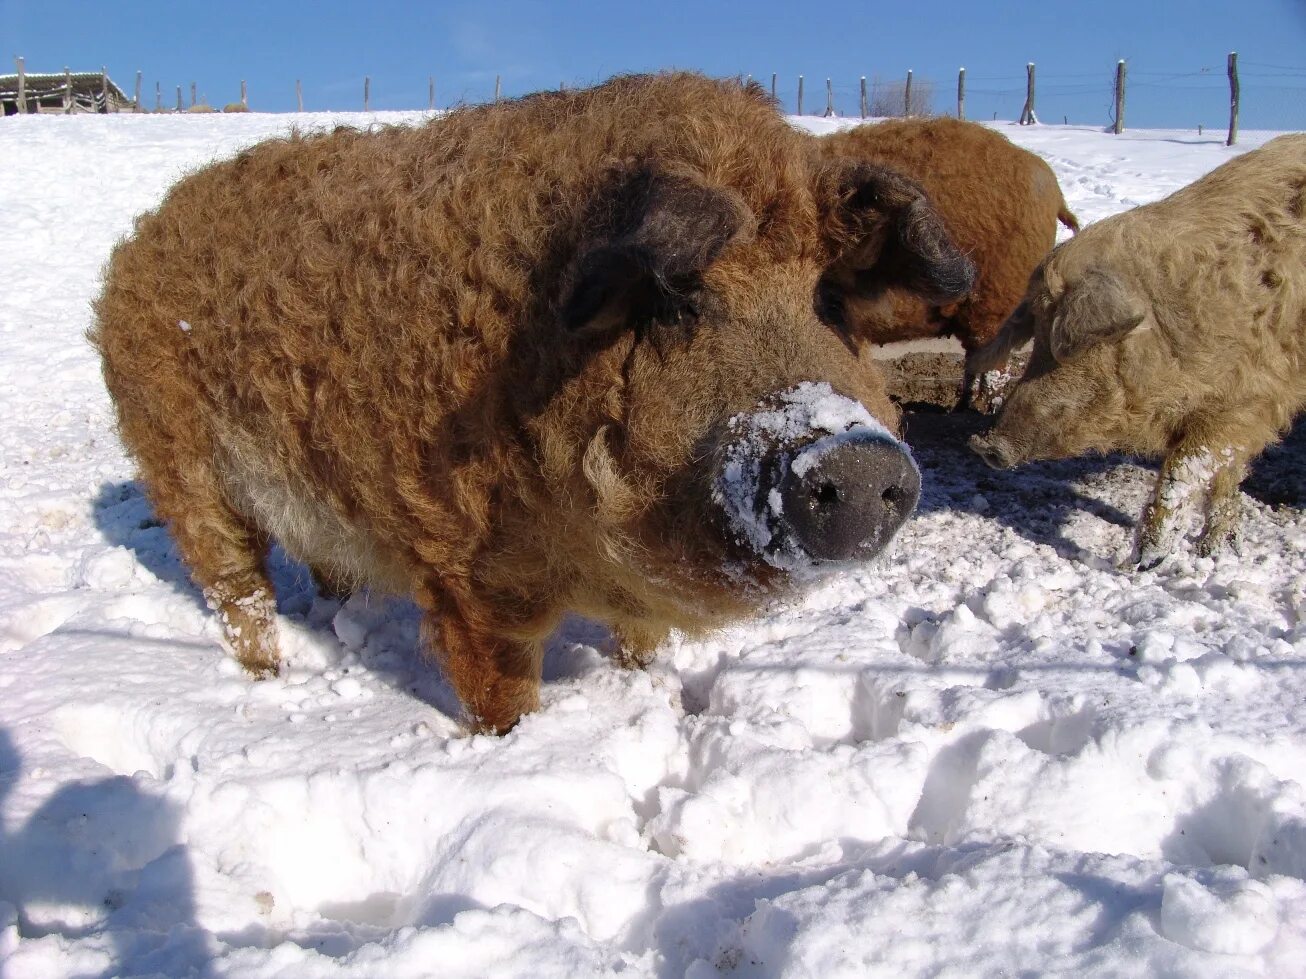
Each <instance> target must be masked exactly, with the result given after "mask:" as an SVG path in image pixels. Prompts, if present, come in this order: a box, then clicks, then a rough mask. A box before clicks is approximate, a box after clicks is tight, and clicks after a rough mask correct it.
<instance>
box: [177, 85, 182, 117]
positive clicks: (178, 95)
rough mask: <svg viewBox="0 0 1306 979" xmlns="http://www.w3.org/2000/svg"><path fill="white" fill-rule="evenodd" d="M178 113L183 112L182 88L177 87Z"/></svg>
mask: <svg viewBox="0 0 1306 979" xmlns="http://www.w3.org/2000/svg"><path fill="white" fill-rule="evenodd" d="M177 111H178V112H180V111H181V86H180V85H178V86H177Z"/></svg>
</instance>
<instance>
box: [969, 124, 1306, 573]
mask: <svg viewBox="0 0 1306 979" xmlns="http://www.w3.org/2000/svg"><path fill="white" fill-rule="evenodd" d="M1304 215H1306V135H1301V134H1297V135H1290V136H1281V137H1279V138H1277V139H1274V140H1272V141H1270V142H1269V143H1266V144H1265V145H1264V146H1263V147H1261V148H1260V149H1258V150H1253V151H1251V152H1249V153H1245V154H1243V155H1242V156H1240V157H1237V158H1235V159H1233V160H1230V161H1229V162H1228V163H1225V164H1223V165H1222V166H1220V167H1218V168H1217V169H1215V170H1213V171H1212V172H1211V173H1209V174H1207V175H1206V176H1205V177H1203V178H1202V179H1200V180H1198V181H1196V182H1195V183H1193V184H1190V185H1189V186H1187V187H1185V188H1183V189H1182V190H1180V191H1178V192H1176V193H1174V194H1172V195H1170V196H1169V197H1167V198H1165V199H1164V200H1162V201H1158V202H1157V203H1154V204H1148V205H1145V206H1143V207H1138V208H1134V209H1133V210H1131V211H1127V212H1125V213H1123V214H1118V215H1115V216H1114V217H1111V218H1107V219H1106V220H1103V221H1099V222H1098V223H1096V224H1093V225H1091V226H1089V227H1087V228H1085V229H1084V230H1083V231H1082V232H1081V233H1080V234H1079V235H1077V236H1076V237H1075V238H1074V239H1073V240H1071V241H1068V242H1066V243H1065V244H1063V245H1061V246H1060V247H1059V248H1057V250H1056V251H1055V252H1053V254H1052V255H1051V256H1050V257H1049V258H1048V260H1047V262H1046V263H1045V265H1044V266H1043V267H1042V268H1041V269H1040V270H1039V271H1038V272H1037V273H1036V274H1035V276H1034V277H1033V279H1032V280H1031V282H1030V286H1029V293H1028V295H1027V297H1026V299H1025V301H1024V302H1023V303H1022V305H1021V308H1020V310H1019V311H1018V313H1017V314H1016V315H1014V316H1013V317H1012V318H1011V320H1010V321H1009V322H1008V324H1007V325H1006V326H1005V327H1004V328H1003V331H1002V334H1001V335H1000V336H999V337H998V338H997V339H996V340H995V341H994V344H993V346H994V347H995V348H999V349H1000V352H1001V351H1005V350H1009V349H1012V348H1014V347H1015V346H1018V345H1020V344H1021V343H1023V342H1025V341H1026V340H1028V339H1030V338H1031V337H1033V339H1034V349H1033V353H1032V356H1031V359H1030V363H1029V367H1028V369H1027V371H1026V374H1025V377H1024V378H1023V379H1022V380H1021V382H1020V383H1019V384H1018V385H1017V386H1016V388H1015V389H1014V390H1013V391H1012V392H1011V396H1010V398H1009V399H1008V401H1007V403H1006V405H1005V406H1004V407H1003V410H1002V413H1001V415H1000V416H999V418H998V422H997V425H996V426H995V428H994V431H993V433H992V434H990V435H989V436H988V437H986V438H979V439H977V440H976V441H975V443H974V444H975V446H976V448H977V450H979V451H981V452H982V453H983V454H984V455H985V456H986V458H988V459H990V461H992V462H994V463H996V464H1001V465H1013V464H1015V463H1018V462H1022V461H1026V460H1030V459H1046V458H1064V457H1067V456H1074V455H1079V454H1082V453H1085V452H1109V451H1125V452H1133V453H1137V454H1140V455H1144V456H1152V457H1164V458H1165V464H1164V466H1163V469H1162V474H1161V477H1160V478H1159V479H1158V481H1157V489H1156V494H1155V497H1154V499H1153V501H1152V503H1151V504H1150V505H1149V508H1148V511H1147V513H1146V514H1145V515H1144V519H1143V521H1142V523H1141V524H1140V527H1139V547H1138V553H1137V554H1136V555H1135V557H1136V559H1137V560H1138V561H1140V562H1141V563H1145V564H1150V563H1155V561H1157V560H1159V559H1160V558H1161V557H1162V556H1163V554H1162V547H1161V543H1162V542H1163V541H1172V540H1173V539H1174V537H1175V534H1174V532H1173V527H1171V526H1169V524H1170V522H1171V521H1172V519H1174V518H1176V516H1177V515H1176V514H1175V513H1174V512H1173V510H1174V508H1173V507H1172V506H1171V505H1170V504H1169V503H1168V502H1167V498H1166V497H1167V493H1166V487H1167V486H1169V485H1171V484H1173V483H1175V482H1176V480H1177V479H1178V477H1179V475H1180V474H1182V473H1188V474H1191V473H1194V472H1197V471H1199V470H1200V471H1201V476H1202V480H1203V482H1204V484H1205V485H1204V489H1205V490H1206V493H1207V497H1208V500H1207V522H1206V529H1205V530H1204V531H1203V535H1202V538H1201V541H1200V547H1201V548H1202V549H1203V550H1206V551H1210V550H1214V549H1216V548H1218V547H1219V546H1221V545H1222V544H1223V543H1226V542H1227V541H1228V540H1229V539H1230V538H1231V537H1232V536H1233V534H1234V532H1235V530H1236V525H1237V506H1236V500H1237V489H1238V484H1239V483H1240V482H1241V481H1242V478H1243V476H1244V475H1245V472H1246V466H1247V463H1248V462H1249V461H1250V460H1252V459H1254V458H1255V457H1256V456H1257V455H1259V454H1260V452H1261V451H1262V450H1263V449H1264V448H1265V446H1267V445H1269V444H1270V443H1271V442H1273V441H1275V440H1276V439H1277V438H1278V437H1279V436H1280V435H1281V433H1282V432H1284V431H1286V430H1287V428H1288V426H1289V425H1290V424H1291V422H1292V419H1293V418H1294V417H1295V416H1296V415H1297V414H1298V413H1300V412H1301V411H1302V410H1303V408H1306V216H1304ZM988 355H989V351H988V350H985V351H982V352H981V354H980V355H979V356H980V357H981V358H984V357H987V356H988ZM1194 460H1200V462H1201V464H1200V465H1197V464H1196V463H1195V462H1194ZM1170 495H1171V496H1173V495H1174V494H1170Z"/></svg>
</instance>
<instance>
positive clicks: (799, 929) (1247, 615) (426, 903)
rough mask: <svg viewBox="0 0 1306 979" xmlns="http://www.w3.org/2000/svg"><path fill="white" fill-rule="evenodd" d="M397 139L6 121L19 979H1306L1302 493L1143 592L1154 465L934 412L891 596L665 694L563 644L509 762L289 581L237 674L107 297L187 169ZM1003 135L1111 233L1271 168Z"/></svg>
mask: <svg viewBox="0 0 1306 979" xmlns="http://www.w3.org/2000/svg"><path fill="white" fill-rule="evenodd" d="M375 118H377V117H363V116H359V115H353V116H333V117H328V116H299V117H294V116H265V115H245V116H208V117H201V118H196V117H190V116H180V117H178V116H165V117H154V116H142V117H131V116H116V117H103V116H78V117H73V118H64V117H59V116H43V117H39V118H36V117H28V118H8V119H3V120H0V974H3V975H5V976H12V977H23V979H39V977H47V976H48V977H54V976H113V975H160V976H186V975H203V976H214V977H217V976H259V977H263V976H266V977H274V976H275V977H287V979H289V977H295V979H299V977H315V976H323V977H364V976H369V977H370V976H377V977H405V976H433V975H438V976H442V977H463V976H465V977H480V976H532V977H553V976H558V977H562V976H591V975H606V974H609V973H621V974H623V975H629V976H657V977H671V976H682V975H688V976H692V977H696V979H703V977H708V976H717V975H725V976H738V977H762V976H810V977H820V979H825V977H834V976H870V975H879V976H895V977H897V976H924V975H931V976H956V977H972V976H988V975H1083V974H1090V973H1091V974H1098V975H1111V976H1125V975H1137V976H1158V975H1174V976H1220V977H1227V976H1254V975H1274V976H1301V975H1303V974H1306V883H1304V882H1303V878H1306V788H1304V787H1303V786H1304V785H1306V512H1304V511H1303V509H1302V507H1303V502H1302V497H1301V495H1300V494H1298V495H1296V496H1295V497H1294V496H1293V492H1295V490H1294V488H1293V487H1292V486H1291V485H1288V490H1287V493H1288V495H1287V496H1286V497H1283V498H1282V499H1281V500H1280V502H1278V503H1267V502H1265V500H1266V499H1274V498H1275V497H1274V496H1273V494H1266V493H1260V495H1259V498H1258V497H1257V496H1256V495H1248V496H1247V497H1246V499H1245V502H1246V506H1247V511H1248V528H1247V535H1246V537H1247V539H1246V543H1245V545H1244V547H1243V550H1242V553H1241V556H1236V555H1228V556H1222V557H1219V558H1217V559H1215V560H1207V559H1198V558H1195V557H1194V556H1192V554H1191V552H1190V551H1189V550H1187V549H1186V548H1185V549H1183V550H1182V551H1181V553H1180V554H1179V556H1178V557H1177V559H1175V560H1174V561H1173V562H1171V563H1170V564H1168V565H1166V566H1163V567H1162V568H1161V569H1160V570H1159V571H1157V572H1152V573H1145V574H1138V575H1132V576H1131V575H1126V574H1121V573H1119V572H1117V571H1115V570H1114V569H1113V561H1114V559H1115V558H1116V557H1117V556H1118V555H1119V554H1120V553H1122V552H1123V550H1124V547H1125V541H1126V538H1127V535H1128V523H1129V521H1130V520H1131V519H1132V517H1133V516H1134V515H1135V514H1136V513H1137V512H1138V511H1139V509H1140V508H1141V506H1142V502H1143V498H1144V494H1145V492H1146V490H1147V487H1148V485H1149V483H1150V481H1151V479H1152V476H1153V470H1152V469H1150V468H1147V467H1144V466H1140V465H1137V464H1135V463H1132V462H1129V461H1126V460H1121V459H1110V460H1087V461H1081V462H1073V463H1062V464H1048V465H1040V466H1032V467H1028V468H1026V469H1023V470H1018V471H1016V472H1014V473H993V472H989V471H988V470H986V469H984V468H983V467H982V466H981V465H980V464H979V463H978V462H977V461H976V460H974V459H973V457H971V456H970V455H969V453H967V452H966V451H965V449H964V448H963V442H964V435H965V434H966V431H967V429H966V425H967V424H968V423H967V422H966V421H965V420H964V419H958V418H955V417H949V416H939V415H935V416H930V415H922V416H919V417H918V418H915V419H913V420H912V427H911V429H910V431H909V437H910V438H911V439H912V441H913V443H914V444H915V446H916V452H917V457H918V459H919V461H920V462H921V464H922V469H923V470H924V474H925V490H924V495H923V497H922V504H921V508H920V513H919V515H918V516H917V517H916V518H915V519H914V520H913V521H912V522H911V523H910V524H909V525H908V527H907V528H906V530H905V531H904V533H903V534H902V536H901V538H900V542H899V544H898V546H897V549H896V552H895V554H894V555H893V556H892V558H891V559H890V560H888V561H887V562H883V563H881V564H880V565H878V566H875V567H871V568H867V569H865V570H863V571H861V572H859V573H856V574H851V575H847V576H844V577H840V578H838V579H836V580H832V581H830V582H828V583H827V584H825V585H824V586H822V587H820V588H818V589H817V590H816V591H814V592H813V593H811V594H810V595H809V596H808V597H807V599H806V600H805V601H804V602H803V603H802V604H801V605H800V606H798V607H795V608H777V609H775V610H774V612H773V613H772V614H770V615H769V616H767V617H766V618H764V619H762V620H760V621H756V622H752V623H750V624H747V625H744V626H742V627H739V628H737V629H735V630H733V631H730V632H727V633H725V634H721V635H717V636H714V637H712V638H710V639H708V640H705V641H701V642H700V641H695V642H689V641H683V642H678V643H673V644H672V646H671V648H669V649H666V650H665V651H664V653H663V655H662V656H661V658H660V660H659V662H658V663H657V664H656V665H655V666H654V667H653V668H652V669H651V670H650V671H649V672H647V673H630V672H625V671H623V670H621V669H619V668H618V667H616V666H615V665H614V664H613V663H612V662H611V661H610V660H609V658H608V656H607V651H608V646H609V640H608V638H607V636H606V635H605V634H604V632H603V631H602V630H600V629H597V628H595V627H593V626H591V625H589V624H587V623H584V622H580V621H577V622H574V623H571V624H570V625H569V626H568V628H567V629H566V630H565V631H564V635H562V636H560V637H558V639H557V640H556V641H555V642H554V643H553V645H552V648H551V652H550V655H549V658H548V664H547V680H548V682H547V683H546V685H545V688H544V694H543V700H544V704H543V707H542V709H541V710H540V711H539V713H537V714H535V715H532V716H529V717H527V718H526V719H525V720H524V721H523V722H522V723H521V725H520V726H519V727H518V728H517V729H516V730H514V731H513V732H512V733H511V734H509V735H508V736H506V737H503V738H498V739H496V738H486V737H468V736H467V735H466V734H465V733H464V732H463V731H462V730H461V729H460V727H459V725H458V723H457V721H456V705H455V703H454V700H453V697H452V695H451V694H450V692H449V690H448V688H447V687H445V686H444V685H443V683H442V682H441V680H440V678H439V676H438V674H437V673H435V672H434V671H433V670H432V669H430V668H428V667H427V666H425V665H424V664H423V663H422V661H421V660H420V659H419V657H418V655H417V653H416V652H415V649H416V643H417V620H416V614H415V612H414V610H413V608H412V607H411V606H410V605H408V604H406V603H404V602H399V601H387V600H381V599H377V598H372V599H369V598H367V597H365V596H356V597H355V598H353V599H351V600H350V601H349V602H348V603H347V604H345V605H344V606H343V607H341V606H340V605H338V604H337V603H334V602H332V601H329V600H327V599H325V598H323V597H321V596H319V595H317V594H316V593H315V591H314V589H313V586H312V584H311V582H310V580H309V579H308V577H307V574H306V573H305V572H304V571H303V570H301V569H299V568H297V567H295V566H293V565H291V564H289V563H288V562H286V561H284V560H283V561H282V562H281V563H280V564H279V566H278V569H277V573H276V578H277V584H278V587H279V589H280V592H281V613H282V614H281V618H280V629H281V633H282V642H283V646H284V649H285V650H286V651H287V652H288V656H289V669H287V670H286V671H285V675H284V676H282V677H281V678H279V679H275V680H269V681H264V682H261V683H253V682H251V681H249V680H248V679H247V678H246V677H245V676H243V675H242V674H241V672H240V671H239V669H238V668H237V667H236V665H235V663H234V662H233V660H232V658H231V657H230V655H229V654H228V653H226V652H225V651H224V650H223V649H222V647H221V645H220V643H219V638H218V636H219V633H218V629H217V627H216V624H215V622H214V621H213V617H212V616H211V615H210V614H209V613H208V612H207V611H206V610H205V609H204V608H203V605H202V602H201V601H200V599H199V597H198V595H197V593H196V591H195V590H194V588H193V587H192V586H191V585H190V584H189V583H188V581H187V578H186V576H185V573H184V571H183V570H182V568H181V567H180V566H179V565H178V561H177V557H176V552H175V550H174V549H173V547H172V545H171V543H170V541H169V538H168V535H167V533H166V531H165V530H164V529H163V528H161V527H160V526H159V525H158V524H157V522H156V521H155V520H154V519H153V517H152V515H151V513H150V509H149V507H148V505H147V504H146V502H145V500H144V499H143V498H142V496H141V493H140V490H139V488H138V487H137V485H136V484H135V483H134V482H133V472H132V466H131V464H130V463H129V462H128V460H127V459H126V458H125V457H124V455H123V453H122V450H121V448H120V447H119V445H118V442H117V440H116V438H115V436H114V432H113V425H112V414H111V410H110V406H109V402H108V399H107V396H106V394H105V392H104V388H103V386H102V383H101V380H100V375H99V365H98V363H97V360H96V358H95V356H94V355H93V353H92V351H91V350H90V349H89V348H88V347H87V345H86V343H85V342H84V341H83V339H82V333H83V331H84V330H85V329H86V327H87V326H88V324H89V311H88V302H89V300H90V299H91V298H92V297H93V296H94V295H95V293H96V291H97V288H98V284H97V283H98V277H99V272H100V268H101V265H102V263H103V262H104V260H105V258H106V257H107V255H108V251H109V249H110V247H111V245H112V243H113V242H114V240H115V239H116V238H118V237H119V236H121V235H123V234H125V233H126V232H128V231H129V229H130V227H131V220H132V216H133V215H134V214H136V213H138V212H140V211H142V210H144V209H146V208H149V207H151V206H153V205H154V204H155V203H156V202H157V201H158V200H159V198H160V197H161V195H162V194H163V192H164V190H165V188H166V187H167V186H168V185H169V184H170V183H171V182H172V181H174V180H175V179H176V178H177V177H179V176H180V175H181V174H182V173H184V172H185V171H186V170H188V169H190V168H193V167H196V166H198V165H201V164H203V163H205V162H207V161H209V160H212V159H214V158H217V157H222V156H226V155H228V154H231V153H232V152H234V151H235V150H236V149H237V148H238V147H241V146H243V145H246V144H248V143H251V142H253V141H255V140H257V139H260V138H262V137H265V136H267V135H271V134H274V133H278V132H282V131H284V130H286V129H287V128H288V127H289V126H290V125H292V124H299V125H301V126H321V125H326V124H329V123H333V122H337V121H339V122H346V123H350V124H363V123H366V122H368V121H369V120H371V119H375ZM418 118H420V116H418V115H411V116H404V117H388V118H387V121H396V119H400V120H407V121H412V120H415V119H418ZM804 123H805V124H807V125H808V126H809V127H810V128H812V129H820V128H825V127H828V124H827V123H824V122H823V121H820V120H804ZM1002 131H1003V132H1005V133H1007V134H1008V135H1010V136H1011V137H1012V138H1013V139H1015V140H1016V141H1017V142H1019V143H1021V144H1023V145H1026V146H1028V147H1030V148H1032V149H1034V150H1036V151H1038V152H1039V153H1041V154H1043V155H1044V156H1046V157H1047V159H1048V160H1049V161H1050V162H1051V163H1052V165H1053V167H1054V168H1055V169H1056V172H1057V174H1058V176H1059V178H1060V179H1061V182H1062V185H1063V187H1064V189H1065V192H1066V196H1067V198H1068V200H1069V202H1070V204H1071V206H1072V207H1073V208H1074V210H1075V211H1076V212H1078V214H1079V217H1080V219H1081V220H1083V221H1085V222H1087V221H1092V220H1095V219H1098V218H1102V217H1104V216H1106V215H1109V214H1112V213H1114V212H1117V211H1120V210H1122V209H1124V208H1126V207H1129V206H1131V205H1134V204H1139V203H1143V202H1146V201H1149V200H1153V199H1156V198H1158V197H1161V196H1163V195H1165V194H1167V193H1169V192H1170V191H1172V190H1174V189H1175V188H1177V187H1179V186H1181V185H1182V184H1184V183H1187V182H1188V181H1190V180H1192V179H1194V178H1196V177H1197V176H1199V175H1201V174H1202V173H1205V172H1206V171H1208V170H1210V169H1212V168H1213V167H1215V166H1216V165H1218V164H1219V163H1220V162H1222V161H1223V160H1226V159H1228V158H1229V157H1230V156H1231V155H1233V154H1235V153H1237V152H1241V151H1243V150H1246V149H1249V148H1251V147H1252V146H1254V145H1256V144H1257V142H1259V141H1263V139H1264V137H1263V136H1261V137H1259V138H1258V137H1251V138H1248V139H1247V140H1246V141H1245V142H1244V143H1243V144H1242V145H1240V146H1239V147H1237V148H1235V149H1227V148H1225V147H1224V146H1223V145H1222V142H1221V140H1220V139H1219V138H1218V137H1216V138H1210V137H1198V136H1197V135H1196V134H1195V133H1183V132H1130V133H1127V134H1125V135H1123V136H1119V137H1115V136H1110V135H1107V134H1103V133H1101V132H1098V131H1095V130H1091V129H1086V128H1078V127H1057V126H1039V127H1034V128H1031V129H1018V128H1016V127H1012V126H1002ZM1301 451H1302V441H1301V440H1298V442H1297V443H1296V446H1295V447H1294V448H1292V449H1290V450H1288V452H1289V453H1298V454H1299V453H1300V452H1301ZM1279 461H1280V462H1281V463H1284V465H1286V466H1287V469H1286V470H1285V471H1286V472H1287V473H1288V476H1287V477H1285V479H1281V480H1280V484H1279V485H1280V487H1281V488H1282V486H1283V485H1287V484H1291V483H1292V482H1293V480H1294V479H1295V478H1296V475H1295V474H1300V472H1301V469H1300V468H1299V467H1298V468H1293V467H1296V466H1297V462H1295V461H1293V460H1292V459H1288V460H1287V461H1286V462H1285V461H1284V457H1283V455H1282V452H1281V455H1280V457H1279ZM1269 478H1270V477H1264V479H1269ZM1250 492H1252V493H1253V494H1254V493H1255V492H1256V491H1255V488H1254V487H1252V488H1251V489H1250ZM1283 500H1286V502H1284V501H1283Z"/></svg>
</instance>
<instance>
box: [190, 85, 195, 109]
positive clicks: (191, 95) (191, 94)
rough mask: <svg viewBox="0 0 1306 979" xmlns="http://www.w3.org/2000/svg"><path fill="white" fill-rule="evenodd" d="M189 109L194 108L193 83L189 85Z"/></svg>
mask: <svg viewBox="0 0 1306 979" xmlns="http://www.w3.org/2000/svg"><path fill="white" fill-rule="evenodd" d="M190 107H191V108H192V109H193V108H195V83H194V82H191V83H190Z"/></svg>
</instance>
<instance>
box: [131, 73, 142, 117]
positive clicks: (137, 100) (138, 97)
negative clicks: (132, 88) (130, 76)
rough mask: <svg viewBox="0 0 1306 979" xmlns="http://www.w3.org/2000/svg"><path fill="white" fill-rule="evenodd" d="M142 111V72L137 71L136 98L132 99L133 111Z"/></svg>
mask: <svg viewBox="0 0 1306 979" xmlns="http://www.w3.org/2000/svg"><path fill="white" fill-rule="evenodd" d="M140 111H141V73H140V72H139V71H138V72H137V73H136V98H135V99H133V100H132V112H140Z"/></svg>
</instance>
